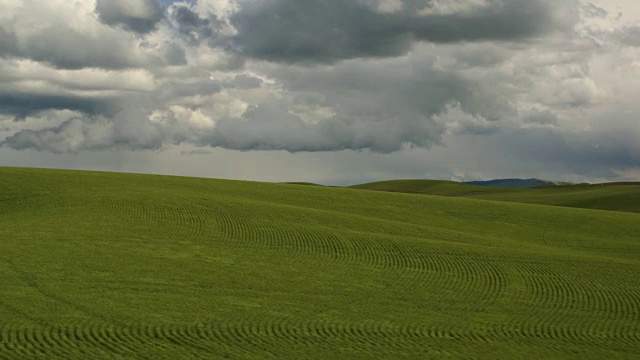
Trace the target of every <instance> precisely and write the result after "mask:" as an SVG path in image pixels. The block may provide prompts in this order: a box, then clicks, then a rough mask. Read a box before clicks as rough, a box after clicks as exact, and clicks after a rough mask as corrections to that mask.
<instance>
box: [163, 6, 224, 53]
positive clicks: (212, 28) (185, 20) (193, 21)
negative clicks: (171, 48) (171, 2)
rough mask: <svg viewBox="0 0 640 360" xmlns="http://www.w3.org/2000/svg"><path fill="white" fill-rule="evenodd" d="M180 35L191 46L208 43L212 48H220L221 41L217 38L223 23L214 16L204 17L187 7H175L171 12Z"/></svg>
mask: <svg viewBox="0 0 640 360" xmlns="http://www.w3.org/2000/svg"><path fill="white" fill-rule="evenodd" d="M169 16H170V18H171V19H172V20H173V22H174V25H175V28H176V30H177V31H178V33H179V34H180V35H181V36H182V37H183V38H184V39H186V40H187V42H188V43H190V44H191V45H197V44H199V43H200V42H201V41H206V42H207V43H208V44H209V45H211V46H220V45H221V44H222V43H221V39H220V38H219V37H218V36H217V32H218V31H219V30H220V28H221V26H222V23H221V22H220V21H219V20H218V18H217V17H216V16H215V15H214V14H208V15H207V16H206V17H202V16H201V15H200V14H198V13H196V12H195V11H193V10H192V9H191V8H190V7H187V6H174V7H173V8H172V11H171V12H170V15H169Z"/></svg>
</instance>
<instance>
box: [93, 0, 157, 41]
mask: <svg viewBox="0 0 640 360" xmlns="http://www.w3.org/2000/svg"><path fill="white" fill-rule="evenodd" d="M163 12H164V9H163V8H162V5H161V3H160V2H158V1H157V0H97V1H96V13H97V14H98V15H99V17H100V20H101V21H102V22H103V23H105V24H107V25H111V26H122V27H124V28H125V29H127V30H130V31H133V32H137V33H141V34H144V33H148V32H150V31H153V30H154V29H155V28H156V26H157V24H158V23H159V22H160V20H162V18H163V16H164V15H163Z"/></svg>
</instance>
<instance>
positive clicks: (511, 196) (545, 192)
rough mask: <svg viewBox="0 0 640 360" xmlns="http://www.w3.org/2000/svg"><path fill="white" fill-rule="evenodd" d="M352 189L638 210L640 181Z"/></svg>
mask: <svg viewBox="0 0 640 360" xmlns="http://www.w3.org/2000/svg"><path fill="white" fill-rule="evenodd" d="M351 188H353V189H361V190H377V191H389V192H404V193H412V194H426V195H440V196H455V197H466V198H473V199H483V200H495V201H510V202H522V203H530V204H541V205H555V206H567V207H578V208H586V209H599V210H613V211H626V212H640V183H627V184H625V183H611V184H595V185H568V186H550V187H541V188H532V189H512V188H497V187H490V186H473V185H467V184H462V183H458V182H453V181H441V180H390V181H380V182H374V183H368V184H361V185H355V186H352V187H351Z"/></svg>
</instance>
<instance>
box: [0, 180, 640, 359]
mask: <svg viewBox="0 0 640 360" xmlns="http://www.w3.org/2000/svg"><path fill="white" fill-rule="evenodd" d="M0 274H2V286H0V359H38V358H42V359H74V358H77V359H138V358H139V359H183V358H205V359H208V358H212V359H216V358H230V359H252V358H271V359H286V358H289V359H333V358H340V359H374V358H375V359H428V358H429V359H430V358H465V359H468V358H482V359H497V358H501V359H517V358H524V359H563V358H567V359H616V358H618V359H637V358H638V357H639V356H640V276H639V275H640V214H636V213H627V212H616V211H601V210H589V209H577V208H567V207H554V206H542V205H531V204H522V203H514V202H497V201H487V200H477V199H467V198H455V197H443V196H429V195H415V194H402V193H388V192H375V191H358V190H353V189H344V188H329V187H320V186H304V185H295V184H270V183H254V182H241V181H225V180H212V179H198V178H182V177H169V176H154V175H134V174H115V173H100V172H79V171H62V170H38V169H19V168H0Z"/></svg>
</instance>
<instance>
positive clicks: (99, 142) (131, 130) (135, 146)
mask: <svg viewBox="0 0 640 360" xmlns="http://www.w3.org/2000/svg"><path fill="white" fill-rule="evenodd" d="M145 116H146V114H145V113H144V111H136V110H134V109H131V110H127V111H123V112H120V113H118V114H117V115H116V116H115V117H114V118H105V117H103V116H96V117H86V116H85V117H73V118H70V119H68V120H67V121H65V122H63V123H62V124H61V125H59V126H56V127H52V128H45V129H41V130H21V131H19V132H17V133H15V134H13V135H12V136H9V137H7V138H6V139H4V140H3V141H2V142H0V147H9V148H12V149H16V150H26V149H34V150H38V151H47V152H52V153H54V154H62V153H78V152H81V151H97V150H104V149H128V150H154V149H160V148H161V147H162V145H163V142H164V135H163V134H162V130H161V129H160V128H159V126H158V125H157V124H154V123H152V122H150V121H149V120H148V119H147V118H146V117H145Z"/></svg>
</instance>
